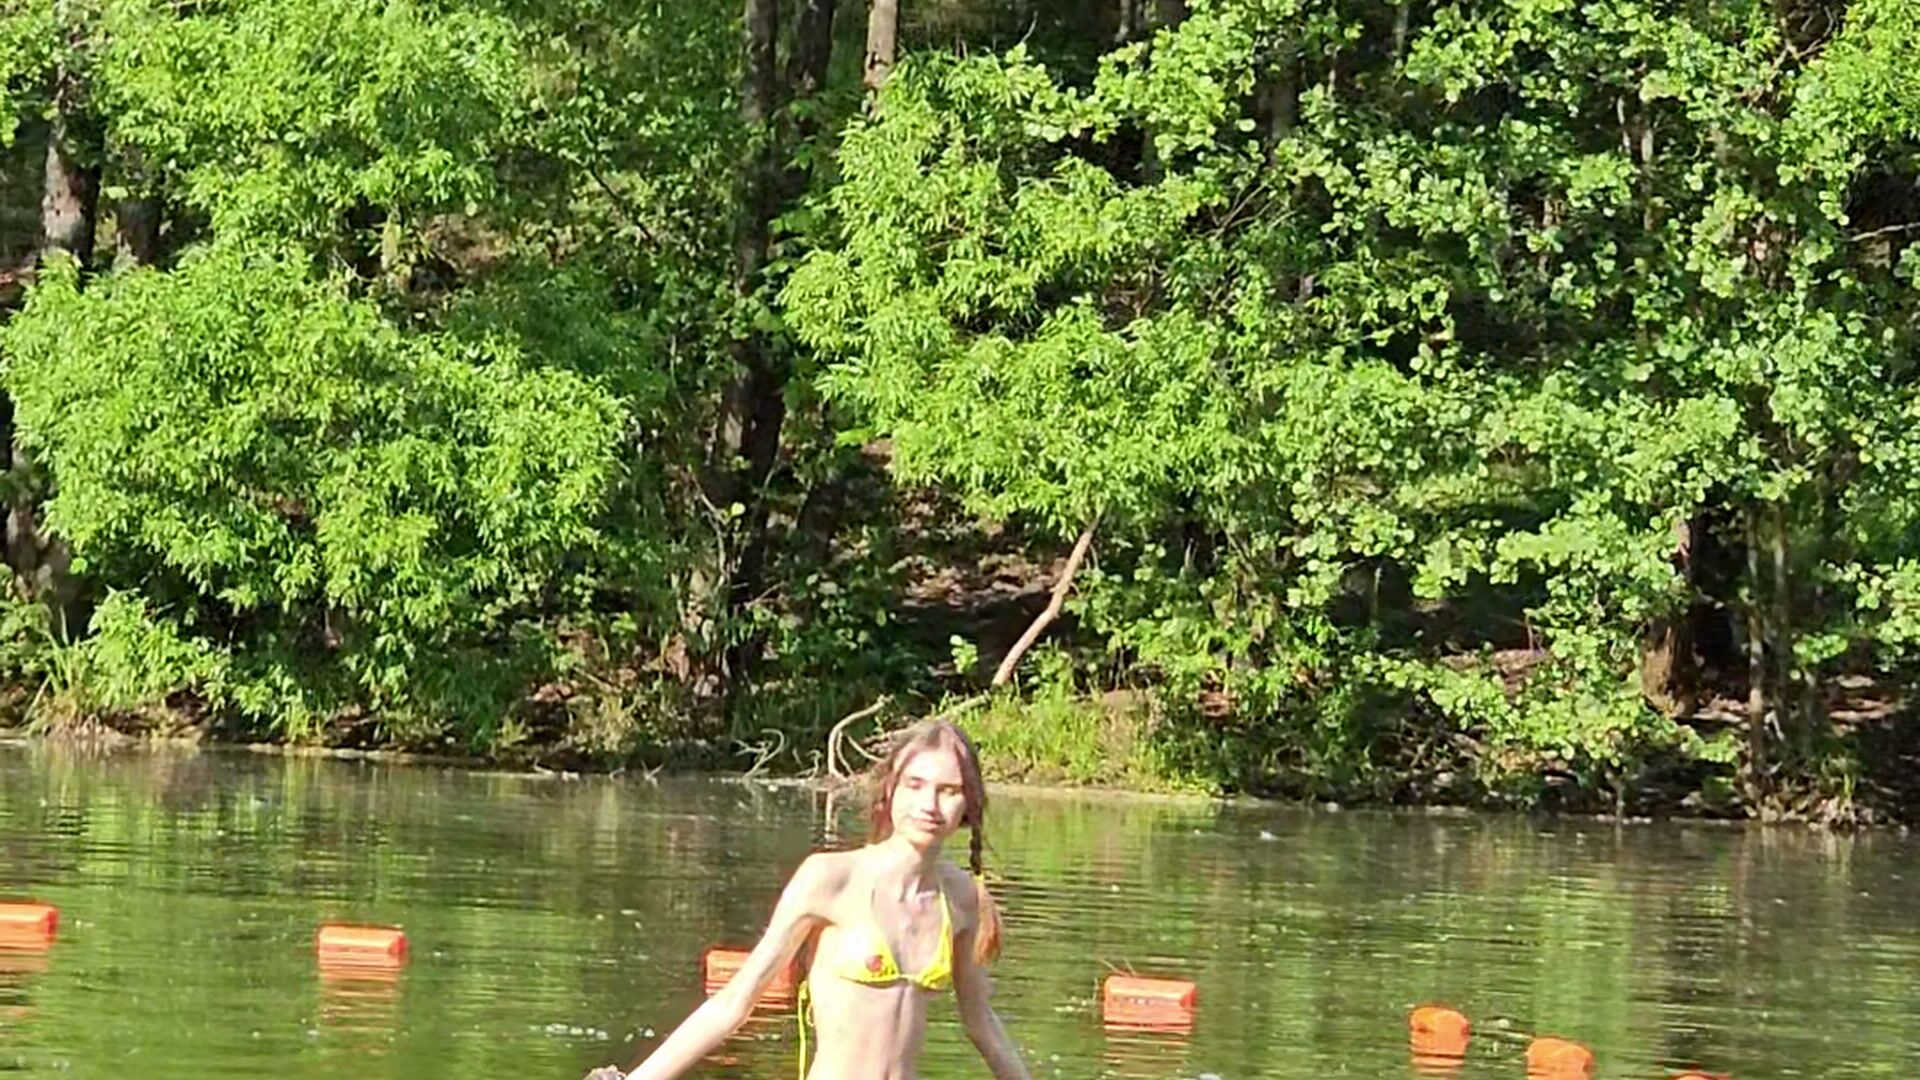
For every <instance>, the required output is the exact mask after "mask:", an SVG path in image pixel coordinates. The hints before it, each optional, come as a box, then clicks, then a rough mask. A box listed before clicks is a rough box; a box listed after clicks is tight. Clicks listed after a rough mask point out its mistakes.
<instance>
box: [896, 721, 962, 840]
mask: <svg viewBox="0 0 1920 1080" xmlns="http://www.w3.org/2000/svg"><path fill="white" fill-rule="evenodd" d="M888 812H889V813H890V814H891V816H892V818H893V832H894V835H895V836H898V837H900V838H902V839H904V840H906V841H907V842H908V843H910V844H912V845H913V846H914V847H916V848H922V849H924V848H928V847H932V846H934V845H937V844H939V843H940V842H941V841H943V840H945V839H946V838H947V837H949V836H952V835H953V834H954V832H955V831H956V830H958V829H959V828H960V824H961V822H962V820H963V819H964V818H965V817H966V813H967V794H966V786H965V784H964V782H963V780H962V777H961V772H960V755H959V754H957V753H955V752H954V751H953V750H952V749H951V748H948V747H944V746H929V747H923V748H922V749H920V750H916V751H913V753H912V755H911V756H909V757H908V758H907V760H906V763H905V764H904V765H902V766H901V767H900V776H899V779H897V780H896V781H894V785H893V800H892V803H891V805H890V806H889V807H888Z"/></svg>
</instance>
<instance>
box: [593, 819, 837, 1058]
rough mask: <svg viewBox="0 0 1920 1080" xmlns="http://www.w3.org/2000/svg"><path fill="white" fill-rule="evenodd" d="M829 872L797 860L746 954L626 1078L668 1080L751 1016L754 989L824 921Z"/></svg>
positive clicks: (821, 862)
mask: <svg viewBox="0 0 1920 1080" xmlns="http://www.w3.org/2000/svg"><path fill="white" fill-rule="evenodd" d="M831 874H832V871H831V870H830V869H829V868H828V864H827V861H826V860H825V859H823V858H821V857H820V856H818V855H812V856H809V857H808V858H807V860H806V861H805V862H803V863H801V864H800V868H799V869H798V870H796V871H794V873H793V879H792V880H791V881H789V882H787V887H786V890H785V891H784V892H782V893H781V894H780V902H779V904H777V905H775V907H774V909H773V921H772V922H770V923H768V925H767V931H766V933H765V934H762V935H761V937H760V942H759V944H757V945H755V946H754V947H753V951H752V952H751V953H749V954H748V955H747V958H746V960H745V961H743V962H742V963H741V965H740V970H739V971H738V972H736V973H734V976H733V978H732V979H729V980H728V981H727V985H726V986H724V987H722V988H721V989H720V991H719V992H718V993H716V994H714V995H713V996H712V997H710V998H708V999H707V1000H706V1001H705V1002H703V1003H702V1004H701V1005H700V1007H699V1008H697V1009H695V1010H694V1011H693V1012H692V1013H691V1014H690V1015H689V1016H688V1017H687V1018H686V1019H685V1020H683V1021H681V1023H680V1026H679V1027H677V1028H675V1029H674V1030H673V1034H671V1035H668V1036H667V1038H666V1040H665V1041H663V1042H662V1043H661V1044H660V1045H659V1046H658V1047H656V1048H655V1049H654V1051H653V1053H651V1054H649V1055H647V1059H646V1060H645V1061H642V1062H641V1063H640V1067H639V1068H637V1069H635V1070H634V1071H633V1072H631V1073H628V1074H626V1077H627V1080H673V1078H674V1077H677V1076H679V1075H680V1074H681V1073H683V1072H685V1071H686V1070H687V1069H688V1068H689V1067H691V1066H692V1065H693V1063H694V1062H696V1061H699V1060H700V1059H701V1058H703V1057H705V1056H706V1055H708V1054H709V1053H712V1052H713V1050H714V1048H715V1047H717V1046H719V1045H720V1044H721V1043H722V1042H725V1041H726V1038H727V1036H729V1035H731V1034H733V1033H734V1031H735V1030H736V1029H738V1028H739V1027H740V1025H741V1024H743V1023H745V1022H746V1020H747V1017H749V1016H751V1015H752V1014H753V1005H754V1002H756V1001H758V1000H759V998H760V992H761V991H762V990H765V989H766V987H767V984H768V983H770V982H772V981H773V977H774V975H775V974H777V973H778V972H779V971H780V970H781V969H783V968H785V967H786V966H787V965H788V964H791V963H792V962H793V958H794V955H795V954H796V953H798V952H799V951H800V947H801V946H802V945H804V944H806V941H807V938H808V937H809V936H810V935H811V934H812V933H813V932H814V930H815V929H817V928H818V927H819V926H820V924H821V923H822V922H823V921H824V920H825V914H826V911H827V908H828V903H829V901H830V900H831V899H832V895H833V883H832V881H831V880H830V877H831ZM620 1076H621V1072H620V1070H619V1069H616V1068H613V1067H611V1066H608V1067H606V1068H600V1069H595V1070H594V1071H593V1072H591V1073H588V1074H587V1077H588V1080H617V1078H618V1077H620Z"/></svg>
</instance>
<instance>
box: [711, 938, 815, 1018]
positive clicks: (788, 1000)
mask: <svg viewBox="0 0 1920 1080" xmlns="http://www.w3.org/2000/svg"><path fill="white" fill-rule="evenodd" d="M746 962H747V951H746V950H745V949H722V948H713V949H708V950H707V951H706V953H705V955H703V956H701V957H700V982H701V986H702V988H703V989H704V990H706V992H707V996H708V997H712V996H713V995H715V994H717V993H719V992H720V988H721V987H723V986H725V985H727V983H729V982H731V981H732V980H733V977H734V976H735V975H736V974H738V973H739V971H740V968H741V967H742V966H743V965H745V964H746ZM796 982H797V980H795V979H794V977H793V968H792V966H791V965H789V966H788V967H785V968H782V969H780V970H779V971H776V972H774V973H773V979H772V981H770V982H768V983H767V986H766V989H764V990H762V991H760V999H759V1000H758V1001H756V1002H754V1003H753V1004H754V1008H756V1009H774V1010H781V1009H791V1008H793V1002H794V987H795V984H796Z"/></svg>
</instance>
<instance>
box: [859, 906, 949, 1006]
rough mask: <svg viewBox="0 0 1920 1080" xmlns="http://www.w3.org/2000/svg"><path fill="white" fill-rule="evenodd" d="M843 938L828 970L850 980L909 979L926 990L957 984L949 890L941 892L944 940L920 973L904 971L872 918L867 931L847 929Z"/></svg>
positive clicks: (874, 983) (868, 982)
mask: <svg viewBox="0 0 1920 1080" xmlns="http://www.w3.org/2000/svg"><path fill="white" fill-rule="evenodd" d="M839 938H840V943H839V947H838V948H837V949H836V950H835V952H834V955H833V956H832V957H830V958H829V965H828V970H830V971H832V972H833V973H834V974H835V975H838V976H840V977H841V978H843V979H846V980H848V981H849V982H857V983H865V984H866V985H868V986H883V985H885V984H887V983H894V982H902V981H905V982H909V983H912V984H913V985H915V986H917V987H919V988H920V989H922V990H945V989H946V988H947V987H949V986H952V985H953V909H952V908H950V907H948V906H947V894H946V891H945V890H941V892H940V943H939V944H938V945H937V946H935V947H934V951H933V959H932V960H929V961H928V962H927V966H926V967H924V968H922V969H921V970H920V971H919V973H918V974H912V975H909V974H907V973H906V972H904V971H901V970H900V964H899V963H898V962H897V961H896V960H894V958H893V949H891V948H890V947H888V945H887V936H886V935H885V934H883V933H881V932H880V927H879V925H878V924H876V923H874V922H873V920H872V919H871V918H869V919H868V922H867V928H866V930H865V931H864V932H858V931H855V932H850V933H848V932H843V933H841V934H840V935H839Z"/></svg>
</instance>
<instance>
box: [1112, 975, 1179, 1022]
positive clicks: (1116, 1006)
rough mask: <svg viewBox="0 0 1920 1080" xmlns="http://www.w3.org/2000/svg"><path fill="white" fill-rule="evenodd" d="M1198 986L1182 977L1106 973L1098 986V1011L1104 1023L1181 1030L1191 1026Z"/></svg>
mask: <svg viewBox="0 0 1920 1080" xmlns="http://www.w3.org/2000/svg"><path fill="white" fill-rule="evenodd" d="M1198 997H1199V988H1198V987H1196V986H1195V985H1194V984H1193V983H1191V982H1189V981H1187V980H1186V979H1150V978H1145V977H1143V976H1139V975H1109V976H1107V978H1106V981H1105V982H1104V983H1103V984H1101V987H1100V1013H1101V1019H1102V1021H1103V1022H1104V1023H1105V1024H1106V1025H1107V1026H1108V1027H1115V1028H1125V1029H1128V1030H1146V1031H1174V1032H1184V1031H1190V1030H1192V1028H1193V1019H1194V1011H1195V1005H1196V1004H1197V1001H1198Z"/></svg>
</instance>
